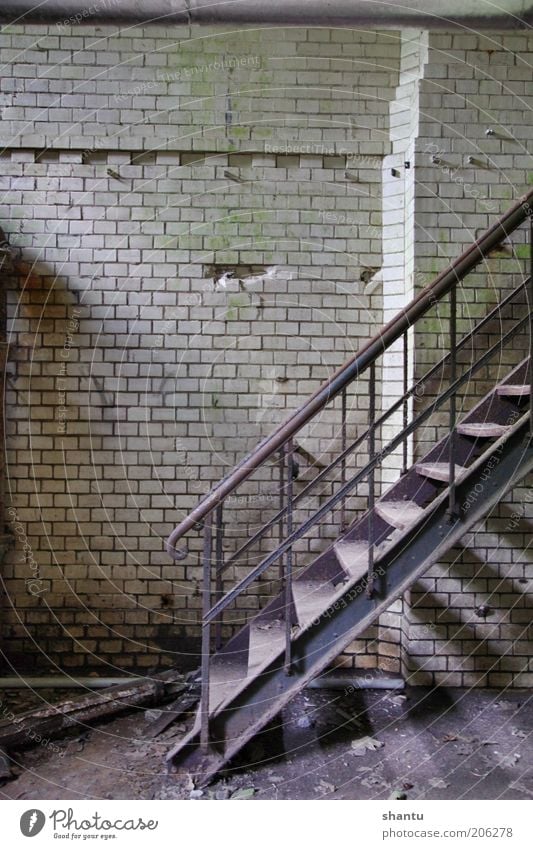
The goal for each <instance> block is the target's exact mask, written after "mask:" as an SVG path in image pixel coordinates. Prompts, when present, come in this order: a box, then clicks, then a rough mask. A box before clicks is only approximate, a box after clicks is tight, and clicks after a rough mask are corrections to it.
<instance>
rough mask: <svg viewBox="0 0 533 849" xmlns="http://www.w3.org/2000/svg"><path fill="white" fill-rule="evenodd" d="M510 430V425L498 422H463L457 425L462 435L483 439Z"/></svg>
mask: <svg viewBox="0 0 533 849" xmlns="http://www.w3.org/2000/svg"><path fill="white" fill-rule="evenodd" d="M508 430H509V425H502V424H497V423H496V422H463V424H458V425H457V433H460V434H461V436H476V437H481V438H482V439H490V438H491V437H494V436H503V435H504V433H507V431H508Z"/></svg>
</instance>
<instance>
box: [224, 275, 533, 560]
mask: <svg viewBox="0 0 533 849" xmlns="http://www.w3.org/2000/svg"><path fill="white" fill-rule="evenodd" d="M530 279H531V278H528V279H526V280H523V281H522V282H521V283H519V284H518V286H517V287H516V288H515V289H512V290H511V292H509V293H508V294H507V295H506V296H505V298H504V299H503V300H502V301H500V302H499V303H498V304H497V305H496V306H495V307H494V308H493V309H492V310H491V311H490V312H489V313H487V315H486V316H484V317H483V318H482V319H481V320H480V321H479V322H478V323H477V324H476V326H475V327H474V328H473V330H471V331H469V333H467V334H466V335H465V336H463V337H461V339H459V341H458V342H457V349H456V350H457V351H458V352H459V351H461V350H462V349H463V348H464V347H465V345H467V344H468V342H470V341H471V340H472V339H473V338H474V337H475V336H476V334H477V333H479V332H480V330H482V329H483V327H485V326H486V325H487V324H489V323H490V322H491V321H493V320H494V318H495V317H496V316H497V315H498V314H500V313H501V312H502V310H503V309H504V308H505V307H506V306H508V304H510V303H511V301H513V300H514V299H515V298H516V297H517V296H518V295H519V294H520V293H521V292H524V291H525V289H526V287H527V286H528V285H529V284H530ZM526 321H527V317H526V318H524V319H522V321H521V322H520V323H519V325H517V326H516V327H515V328H513V334H514V332H517V331H518V330H520V329H522V327H523V326H524V324H525V323H526ZM450 359H451V354H450V353H447V354H445V355H444V356H443V357H442V358H441V359H440V360H439V361H438V363H436V364H435V365H433V366H431V368H430V369H428V371H427V372H425V374H423V375H422V377H420V378H419V379H418V380H416V381H415V382H414V383H413V385H412V386H411V387H410V388H409V389H408V390H407V391H406V392H404V394H403V395H402V396H401V397H400V398H398V399H397V400H396V401H395V402H394V403H393V404H392V405H391V406H390V407H388V409H387V410H385V412H384V413H382V414H381V415H380V416H379V417H378V418H377V419H376V421H375V423H374V427H375V428H381V427H382V426H383V425H384V424H385V423H386V422H387V420H388V419H389V418H390V417H391V416H393V415H394V413H397V412H398V410H400V409H401V408H402V406H403V405H404V404H405V402H406V401H408V400H409V399H410V398H412V397H413V396H414V395H416V394H417V392H418V390H419V389H420V388H421V387H423V386H424V385H425V384H426V383H427V382H428V380H431V378H432V377H434V375H436V374H438V372H439V371H441V370H442V369H443V368H444V367H445V366H446V365H447V364H448V363H449V361H450ZM406 427H407V425H405V428H406ZM405 428H404V429H405ZM369 430H370V428H367V429H366V430H365V431H364V432H363V433H361V434H359V436H357V438H356V439H355V440H354V441H353V442H351V443H350V444H349V445H348V446H347V447H346V448H344V450H343V451H341V452H340V453H339V454H337V456H336V457H335V458H334V459H333V460H332V461H331V463H329V465H327V466H325V467H324V468H323V469H321V470H320V472H319V473H318V474H317V475H316V476H315V477H314V478H313V479H312V480H310V481H309V483H308V484H306V486H305V487H304V488H303V489H302V490H301V491H300V492H298V493H296V494H295V495H294V497H293V499H292V504H293V506H296V504H299V503H300V502H301V501H303V499H304V498H305V497H306V496H307V495H309V493H310V492H311V490H312V489H314V488H315V487H316V486H317V484H319V483H321V482H322V481H327V478H328V475H329V474H330V472H332V471H333V470H334V469H336V468H337V466H338V465H340V463H342V462H343V461H344V460H346V459H347V458H348V457H349V456H350V454H353V452H354V451H355V449H356V448H358V447H359V446H360V445H362V443H363V442H364V441H365V439H368V432H369ZM286 512H287V507H283V508H282V509H280V510H279V511H278V512H277V513H276V514H275V515H274V516H272V517H271V518H270V519H268V521H267V522H265V524H264V525H262V526H261V528H260V529H259V530H258V531H256V533H255V534H253V536H251V537H250V538H249V539H248V540H247V541H246V542H244V543H243V544H242V545H241V547H240V548H238V549H237V551H235V552H234V553H233V554H232V555H231V556H230V557H229V558H228V559H227V560H225V561H223V562H222V564H221V566H220V568H219V569H218V571H219V572H220V573H222V572H225V571H226V570H227V569H229V568H230V566H233V564H234V563H236V562H238V560H239V558H240V557H241V556H242V555H243V554H245V553H246V552H247V551H248V550H249V549H250V548H251V547H252V546H253V545H254V543H256V542H258V540H259V539H261V537H262V536H264V534H265V533H266V532H267V531H268V530H270V528H273V527H274V525H275V524H276V523H277V522H279V520H280V519H281V518H282V517H283V516H284V515H285V513H286Z"/></svg>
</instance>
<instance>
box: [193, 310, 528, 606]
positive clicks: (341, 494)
mask: <svg viewBox="0 0 533 849" xmlns="http://www.w3.org/2000/svg"><path fill="white" fill-rule="evenodd" d="M528 322H529V316H524V317H523V318H521V319H520V320H519V321H518V322H517V323H516V325H515V326H514V327H513V328H511V330H509V331H508V332H507V333H506V334H505V335H504V336H502V338H501V339H499V340H498V341H497V342H495V343H494V345H492V346H491V347H490V348H489V349H488V350H487V351H485V353H484V354H483V355H482V356H481V357H480V358H479V359H478V360H476V362H475V363H474V364H473V365H472V366H470V368H468V369H467V370H466V371H465V372H464V374H462V375H461V376H460V377H458V378H456V380H455V381H454V382H453V383H451V384H450V386H449V387H448V388H447V389H446V390H445V391H444V392H442V393H441V394H440V395H439V396H438V397H437V398H435V400H434V401H432V402H431V404H429V405H428V406H427V407H426V408H425V409H424V410H423V411H422V412H421V413H419V414H418V415H417V416H416V418H414V419H413V420H412V422H410V424H409V425H408V426H407V427H406V428H405V429H404V430H402V431H400V432H399V433H398V434H396V436H394V437H393V438H392V439H391V440H390V442H388V444H387V445H386V446H385V448H383V449H382V450H381V451H380V452H379V453H378V454H375V455H374V456H373V457H371V459H370V460H369V461H368V462H367V463H366V464H365V466H363V468H362V469H359V470H358V471H357V473H356V474H355V475H354V476H353V477H351V478H350V480H349V481H347V482H346V483H344V484H343V485H342V487H341V488H340V489H339V490H338V491H337V492H336V493H334V495H331V496H330V497H329V498H328V500H327V501H325V502H324V504H322V505H321V506H320V507H319V508H318V509H317V510H316V511H315V512H314V513H313V515H312V516H310V517H309V518H308V519H306V521H305V522H303V523H302V524H301V525H300V527H299V528H297V529H296V530H295V531H293V532H292V533H291V534H290V535H289V536H288V537H287V538H286V539H284V540H283V542H282V543H281V544H280V545H279V546H278V547H277V548H276V550H275V551H273V552H272V553H271V554H269V555H267V557H265V558H264V559H263V560H262V561H261V563H258V564H257V566H254V568H253V569H252V570H251V571H250V572H248V573H247V575H246V576H245V577H244V578H241V580H240V581H239V582H238V583H237V584H235V586H234V587H232V589H231V590H229V591H228V592H227V593H226V594H225V595H224V596H223V597H222V598H219V599H218V600H217V601H216V602H215V604H213V605H212V606H211V607H210V608H209V610H208V611H206V613H205V614H204V620H203V621H204V622H206V623H209V622H212V621H214V620H215V619H216V617H217V616H220V614H221V613H222V612H223V611H224V610H225V609H226V608H227V607H228V606H229V605H230V604H231V603H232V602H233V601H235V599H236V598H237V596H238V595H240V594H241V592H243V590H245V589H246V588H247V587H249V586H250V584H252V583H253V582H254V581H255V580H257V578H260V577H261V575H262V574H263V573H264V572H266V570H267V569H268V568H269V567H270V566H272V565H273V564H274V563H275V562H276V561H277V560H278V559H279V558H280V557H281V556H282V555H283V554H285V552H286V551H288V550H290V549H291V548H292V546H293V545H294V543H295V542H297V541H298V540H299V539H301V538H302V537H303V536H305V534H306V533H307V531H308V530H310V528H312V527H313V526H314V525H317V524H318V523H319V522H320V520H321V519H322V518H324V516H327V514H328V513H330V512H331V511H332V510H333V509H334V508H335V507H336V506H337V504H339V503H340V502H341V501H343V500H344V499H345V498H346V497H347V496H348V495H350V493H351V492H353V490H354V489H356V487H357V484H359V483H360V482H361V481H362V480H364V479H365V478H366V477H367V476H368V474H369V472H372V471H373V470H375V469H376V468H377V467H378V466H379V465H380V464H381V463H382V462H383V460H384V459H385V458H386V457H388V456H389V454H392V452H393V451H394V450H395V449H396V448H398V447H399V446H400V445H401V444H402V442H403V440H404V439H405V438H406V437H407V436H410V435H411V434H412V433H414V432H415V430H417V429H418V428H419V427H420V425H422V424H424V422H425V421H427V420H428V419H429V418H430V417H431V416H432V415H433V413H435V412H436V410H438V409H439V407H441V406H442V405H443V404H444V403H445V402H446V401H448V400H449V399H450V398H453V397H454V396H455V394H456V392H457V390H458V389H460V388H461V386H463V385H464V384H465V383H466V382H467V381H468V380H470V378H471V377H472V375H473V374H475V373H476V371H478V369H480V368H482V367H483V366H484V365H485V364H486V363H488V362H489V361H490V359H491V358H492V357H493V356H494V354H495V353H496V352H497V351H498V350H499V349H500V348H502V347H503V346H504V345H505V344H506V343H507V342H509V341H510V340H511V339H512V338H513V336H515V335H516V334H517V333H518V332H519V331H520V330H522V329H523V328H524V327H525V326H526V324H527V323H528ZM293 503H294V502H293Z"/></svg>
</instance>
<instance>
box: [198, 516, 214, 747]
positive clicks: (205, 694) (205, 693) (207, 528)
mask: <svg viewBox="0 0 533 849" xmlns="http://www.w3.org/2000/svg"><path fill="white" fill-rule="evenodd" d="M212 522H213V514H212V512H211V513H208V514H207V516H206V517H205V520H204V548H203V558H202V559H203V564H202V566H203V583H202V614H203V615H202V666H201V673H202V689H201V695H200V721H201V725H200V745H201V747H202V749H207V748H208V747H209V736H210V735H209V665H210V655H211V623H210V622H209V621H208V620H207V614H208V613H209V611H210V609H211V603H212V602H211V554H212V543H213V535H212Z"/></svg>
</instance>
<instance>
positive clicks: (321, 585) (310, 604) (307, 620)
mask: <svg viewBox="0 0 533 849" xmlns="http://www.w3.org/2000/svg"><path fill="white" fill-rule="evenodd" d="M292 597H293V601H294V606H295V608H296V615H297V617H298V625H299V626H300V628H305V627H306V626H307V625H310V624H311V622H314V620H315V619H317V618H318V617H319V616H320V614H321V613H324V611H325V610H327V608H328V607H329V605H330V603H331V602H332V601H333V599H334V598H335V587H334V586H333V584H332V583H330V581H326V582H323V581H294V582H293V585H292Z"/></svg>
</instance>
